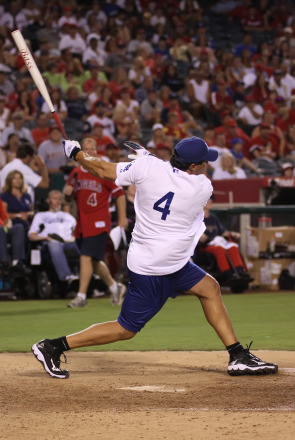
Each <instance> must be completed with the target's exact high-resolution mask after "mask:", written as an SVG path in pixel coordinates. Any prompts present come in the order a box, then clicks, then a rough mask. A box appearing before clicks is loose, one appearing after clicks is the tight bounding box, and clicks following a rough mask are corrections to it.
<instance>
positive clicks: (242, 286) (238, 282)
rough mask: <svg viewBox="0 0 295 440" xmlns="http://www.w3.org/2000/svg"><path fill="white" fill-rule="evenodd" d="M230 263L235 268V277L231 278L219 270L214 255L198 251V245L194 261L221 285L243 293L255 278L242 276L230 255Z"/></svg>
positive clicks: (233, 291)
mask: <svg viewBox="0 0 295 440" xmlns="http://www.w3.org/2000/svg"><path fill="white" fill-rule="evenodd" d="M228 260H229V264H230V266H231V268H232V270H233V277H232V278H230V279H227V278H225V277H224V276H223V275H222V273H221V271H220V270H219V268H218V266H217V263H216V259H215V257H214V255H212V254H209V253H206V252H198V247H197V248H196V250H195V254H194V263H195V264H197V265H198V266H199V267H201V268H202V269H203V270H204V271H205V272H207V273H209V274H210V275H212V276H213V277H214V278H215V279H216V281H218V283H219V285H220V287H221V288H222V287H229V288H230V290H231V292H232V293H243V292H244V291H245V290H246V289H248V288H249V283H250V282H251V281H253V278H250V277H249V278H243V277H240V276H239V275H238V274H237V273H236V271H235V268H234V266H233V264H232V262H231V260H230V258H229V257H228Z"/></svg>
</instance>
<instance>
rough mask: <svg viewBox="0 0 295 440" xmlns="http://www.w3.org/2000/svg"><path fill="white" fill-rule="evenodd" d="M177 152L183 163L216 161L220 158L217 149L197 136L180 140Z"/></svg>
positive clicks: (176, 148)
mask: <svg viewBox="0 0 295 440" xmlns="http://www.w3.org/2000/svg"><path fill="white" fill-rule="evenodd" d="M175 153H176V156H177V160H179V161H180V162H182V163H198V162H202V161H207V162H214V161H215V160H217V158H218V151H217V150H214V149H213V148H209V147H208V145H207V144H206V142H205V141H204V140H203V139H200V138H198V137H195V136H194V137H191V138H187V139H182V140H181V141H180V142H178V144H177V145H176V146H175Z"/></svg>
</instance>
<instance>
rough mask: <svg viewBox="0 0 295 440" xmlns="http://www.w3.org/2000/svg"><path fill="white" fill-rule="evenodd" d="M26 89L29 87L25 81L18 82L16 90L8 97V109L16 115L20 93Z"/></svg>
mask: <svg viewBox="0 0 295 440" xmlns="http://www.w3.org/2000/svg"><path fill="white" fill-rule="evenodd" d="M26 89H27V85H26V83H25V82H24V80H22V79H21V80H18V81H16V84H15V90H14V91H13V92H12V93H10V94H9V95H8V96H7V97H6V107H7V108H8V109H9V110H10V112H11V113H14V112H15V110H16V109H17V105H18V104H17V101H18V97H19V94H20V92H22V91H23V90H26Z"/></svg>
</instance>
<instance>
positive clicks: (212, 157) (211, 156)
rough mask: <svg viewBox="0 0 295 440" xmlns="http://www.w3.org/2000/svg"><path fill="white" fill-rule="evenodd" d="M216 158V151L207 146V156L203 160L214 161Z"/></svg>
mask: <svg viewBox="0 0 295 440" xmlns="http://www.w3.org/2000/svg"><path fill="white" fill-rule="evenodd" d="M217 158H218V151H217V150H214V148H210V147H209V151H208V155H207V158H206V159H204V160H208V162H215V161H216V160H217Z"/></svg>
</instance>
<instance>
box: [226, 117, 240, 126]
mask: <svg viewBox="0 0 295 440" xmlns="http://www.w3.org/2000/svg"><path fill="white" fill-rule="evenodd" d="M226 126H227V128H230V127H237V126H238V124H237V121H235V120H234V119H233V118H231V119H229V120H228V121H226Z"/></svg>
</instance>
